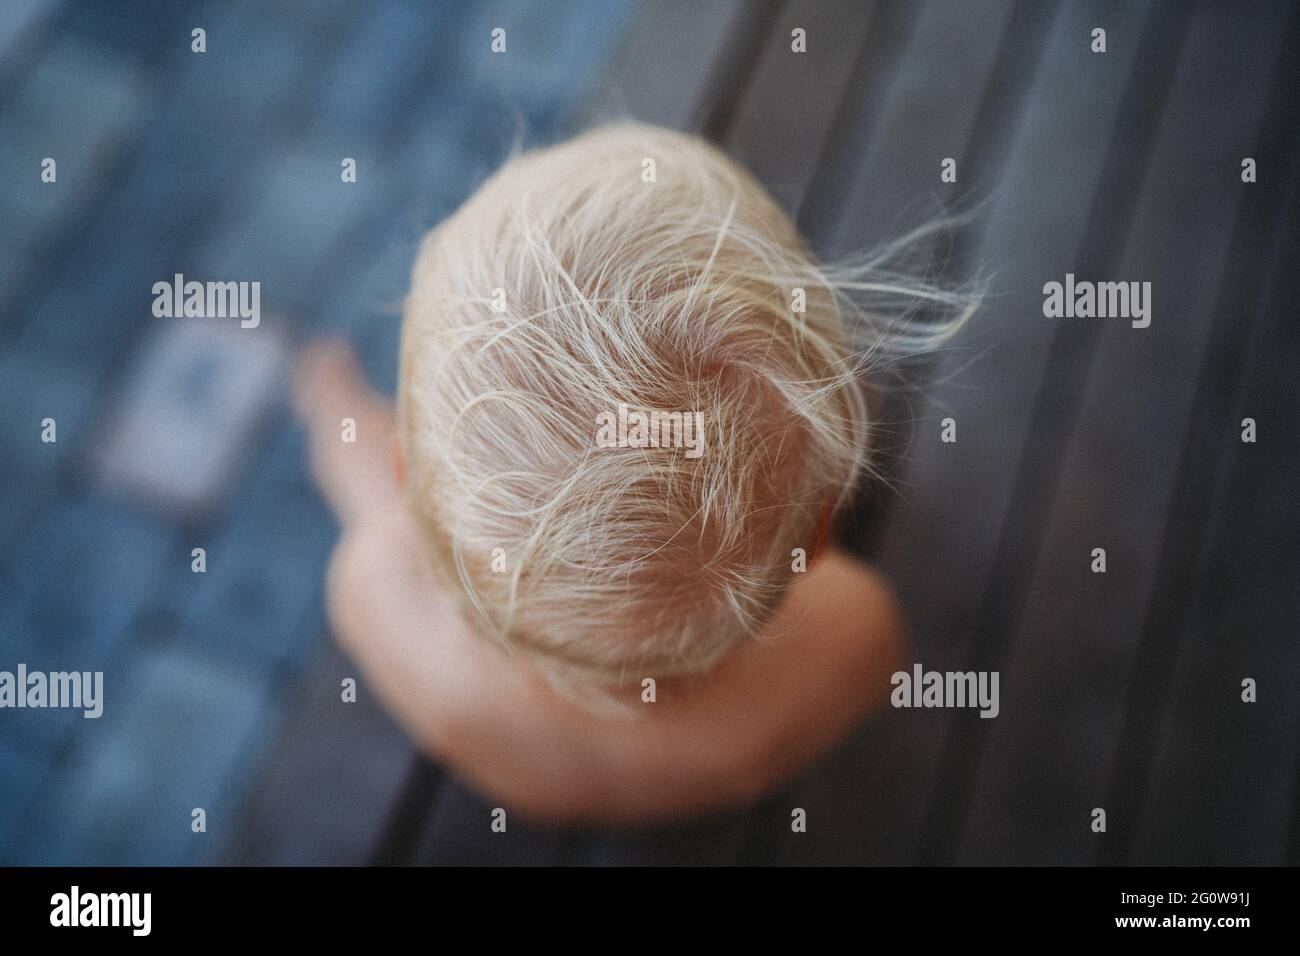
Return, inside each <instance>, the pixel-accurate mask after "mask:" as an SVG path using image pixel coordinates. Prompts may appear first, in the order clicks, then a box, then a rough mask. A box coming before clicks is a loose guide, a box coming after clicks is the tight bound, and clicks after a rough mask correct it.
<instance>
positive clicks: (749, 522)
mask: <svg viewBox="0 0 1300 956" xmlns="http://www.w3.org/2000/svg"><path fill="white" fill-rule="evenodd" d="M841 291H842V290H841V289H839V288H837V286H836V284H835V283H834V282H833V281H831V280H830V279H828V278H827V277H826V275H825V274H824V273H823V272H822V271H821V269H820V268H819V267H818V266H817V264H816V263H815V262H814V261H813V259H812V258H811V256H810V254H809V252H808V251H807V249H806V248H805V247H804V245H803V243H802V241H801V239H800V237H799V236H798V234H797V232H796V230H795V228H794V226H793V225H792V223H791V222H790V220H789V219H788V217H787V216H786V215H785V214H784V213H783V212H782V211H781V210H780V209H779V208H778V207H777V206H776V205H775V204H774V203H773V202H772V200H771V199H770V198H769V197H768V196H767V194H766V193H765V192H764V190H763V189H762V187H761V186H760V185H759V184H758V183H757V182H756V181H755V180H754V179H753V178H752V177H751V176H750V175H749V174H748V173H746V172H745V171H744V170H743V169H741V168H740V167H739V166H737V165H736V164H735V163H734V162H732V161H731V160H730V159H728V158H727V157H726V156H725V155H723V154H722V153H721V152H719V151H717V150H716V149H714V148H712V147H710V146H709V145H707V144H706V143H704V142H703V141H701V140H699V139H698V138H695V137H691V136H687V135H683V134H679V133H674V132H669V131H666V130H660V129H655V128H650V127H644V126H635V125H625V126H616V127H609V128H604V129H600V130H596V131H594V132H591V133H588V134H586V135H584V136H581V137H578V138H577V139H574V140H571V141H569V142H566V143H564V144H562V145H559V146H556V147H553V148H551V149H545V150H540V151H537V152H532V153H527V154H524V155H522V156H519V157H517V158H514V159H513V160H511V161H510V162H509V163H507V164H506V165H505V167H504V168H503V169H501V170H500V171H499V172H498V173H497V174H496V175H494V176H493V177H492V178H491V179H489V180H488V181H487V182H486V183H485V184H484V185H483V187H482V188H481V189H480V190H479V191H478V192H477V193H476V194H475V195H474V196H473V197H472V198H471V199H470V200H469V201H468V202H466V203H465V205H464V206H463V207H462V208H461V209H460V210H459V211H458V212H456V213H455V214H454V215H453V216H451V217H450V218H449V219H447V220H446V221H445V222H444V223H443V224H442V225H440V226H439V227H438V228H437V229H435V230H434V231H433V232H432V233H431V234H430V235H429V236H428V237H427V238H426V239H425V241H424V243H423V246H422V248H421V251H420V254H419V257H418V259H417V261H416V264H415V268H414V271H413V276H412V288H411V292H410V297H409V299H408V301H407V303H406V310H405V321H404V327H403V333H402V362H401V386H400V397H399V408H400V418H401V427H402V441H403V446H404V453H405V457H406V471H407V487H408V490H409V493H410V496H411V500H412V503H413V505H414V507H415V508H416V510H417V512H418V516H419V519H420V521H421V523H422V525H423V527H424V529H425V532H426V534H427V539H428V542H429V545H430V551H431V554H432V556H433V558H434V563H435V565H436V566H437V567H438V568H440V569H441V570H442V571H443V572H444V575H445V577H446V578H447V580H448V581H449V583H451V584H452V586H453V587H454V588H456V589H457V590H458V591H459V592H460V593H462V594H463V596H464V598H465V606H466V609H467V611H468V612H469V614H470V616H471V617H472V619H473V620H474V621H475V623H477V624H478V625H479V627H480V628H481V629H482V630H484V631H485V632H486V633H488V634H491V635H494V636H496V637H498V638H499V639H501V640H502V641H504V642H505V643H507V644H508V645H510V646H512V647H514V648H516V649H518V650H520V651H522V652H527V653H530V654H533V655H535V656H536V657H537V658H538V659H539V660H540V661H541V662H543V663H545V664H550V665H554V667H553V669H554V670H558V671H562V672H564V673H566V674H569V675H575V674H576V675H578V676H583V677H589V678H591V679H592V680H593V681H595V682H608V681H611V680H613V681H618V680H621V679H628V680H635V681H639V680H640V679H641V678H642V677H644V676H653V677H657V678H662V677H668V676H672V675H680V674H690V673H700V672H702V671H705V670H707V669H708V668H710V667H711V666H712V665H714V664H715V663H716V662H718V660H719V659H720V658H721V657H722V656H723V655H725V654H726V653H727V652H728V651H729V650H731V649H733V648H735V647H736V646H737V645H738V644H740V643H741V642H743V641H744V640H746V639H747V638H749V637H752V636H753V635H754V634H755V633H756V631H757V630H758V628H759V627H760V625H761V624H762V623H763V622H764V620H765V618H767V616H768V615H769V614H770V613H771V612H772V611H773V609H774V608H775V606H776V604H777V603H778V602H779V600H780V599H781V596H782V594H783V592H784V591H785V589H786V587H787V586H788V585H789V584H790V582H791V579H792V576H793V574H794V573H795V572H794V571H793V569H792V568H793V565H794V562H795V560H796V558H795V555H794V554H793V552H794V551H795V549H800V548H801V549H804V551H805V552H808V553H809V556H811V552H812V551H813V549H814V544H815V541H814V539H815V537H816V533H817V529H818V527H819V524H820V519H822V518H824V517H825V514H826V513H827V510H828V509H830V508H833V507H835V506H837V505H838V504H840V503H842V502H843V501H844V500H845V499H846V497H847V496H848V495H849V494H850V492H851V491H852V489H853V487H854V485H855V482H856V481H857V479H858V478H859V476H860V474H861V472H862V470H863V469H864V467H865V466H866V462H867V453H868V421H867V412H866V405H865V402H864V398H863V394H862V392H861V390H860V386H859V383H858V380H857V376H856V374H855V373H856V371H858V368H859V358H860V353H859V352H858V351H857V350H856V349H855V348H854V346H853V345H851V343H850V330H849V329H848V328H846V325H847V318H853V319H854V320H857V319H860V318H861V315H860V314H853V313H849V312H848V310H846V300H845V298H844V296H843V295H841ZM620 406H625V407H626V408H625V411H624V414H623V420H624V422H625V423H626V424H627V425H629V426H630V427H632V426H635V423H636V418H635V416H634V415H633V414H632V413H635V412H684V413H688V415H687V416H686V422H687V424H690V423H693V422H694V421H697V420H698V421H699V422H701V423H702V427H703V435H702V436H699V438H700V441H699V444H698V448H697V449H696V450H694V451H692V449H690V448H689V447H628V446H627V443H624V447H605V446H608V445H609V444H611V442H610V441H608V438H609V435H610V432H609V431H608V430H606V431H605V433H604V434H605V438H606V440H604V441H599V440H598V437H599V436H600V434H601V432H602V425H604V426H605V427H606V429H608V425H609V423H610V422H611V421H614V422H617V421H618V417H619V414H620ZM689 413H698V414H697V415H691V414H689ZM679 421H680V420H679ZM675 424H676V423H675ZM615 428H617V425H615ZM678 434H679V435H681V434H688V433H678ZM655 435H656V437H659V435H660V432H658V431H656V432H655ZM668 436H669V433H668V432H665V433H664V438H665V440H667V438H668ZM625 437H626V436H625ZM631 437H632V444H637V442H636V438H637V435H636V432H635V430H633V434H632V436H631Z"/></svg>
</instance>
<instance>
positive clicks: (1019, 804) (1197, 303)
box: [942, 5, 1281, 864]
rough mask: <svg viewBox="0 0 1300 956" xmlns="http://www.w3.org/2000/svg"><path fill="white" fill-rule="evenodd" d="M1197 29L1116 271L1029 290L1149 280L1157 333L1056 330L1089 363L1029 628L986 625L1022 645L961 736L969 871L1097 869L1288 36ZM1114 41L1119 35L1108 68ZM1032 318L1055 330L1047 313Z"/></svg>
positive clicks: (1106, 326) (1249, 28)
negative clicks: (1200, 381) (1221, 307)
mask: <svg viewBox="0 0 1300 956" xmlns="http://www.w3.org/2000/svg"><path fill="white" fill-rule="evenodd" d="M1270 9H1271V10H1272V11H1273V15H1274V16H1275V17H1276V16H1277V11H1278V8H1276V7H1273V8H1270ZM1259 12H1260V14H1261V15H1267V11H1265V10H1262V9H1261V10H1260V11H1259ZM1188 15H1189V16H1191V17H1192V21H1191V23H1190V27H1189V33H1188V37H1187V44H1186V47H1185V49H1184V51H1183V56H1182V57H1181V58H1180V60H1179V65H1178V70H1177V74H1176V77H1175V79H1174V83H1173V86H1172V88H1171V91H1170V95H1169V99H1168V102H1167V103H1166V104H1165V109H1164V112H1163V115H1162V120H1163V121H1162V122H1161V124H1160V126H1159V132H1158V138H1157V142H1156V146H1155V150H1154V153H1153V155H1152V157H1151V162H1150V165H1149V167H1148V170H1147V175H1146V178H1145V181H1144V183H1143V188H1142V192H1141V198H1140V202H1139V204H1138V207H1137V210H1136V213H1135V216H1134V220H1133V222H1134V225H1133V227H1132V230H1131V232H1130V233H1129V241H1128V245H1127V251H1126V252H1125V254H1124V256H1123V258H1122V260H1121V261H1120V262H1119V263H1117V264H1116V265H1115V266H1114V267H1113V268H1108V269H1105V270H1104V271H1099V270H1089V269H1086V268H1082V267H1081V266H1082V262H1077V263H1076V264H1070V263H1066V264H1065V265H1066V267H1065V268H1062V269H1059V270H1048V271H1045V272H1043V273H1040V274H1039V276H1038V277H1037V279H1036V285H1037V286H1038V289H1040V288H1041V284H1042V282H1044V281H1047V280H1048V279H1050V278H1056V279H1063V278H1064V274H1065V272H1066V271H1071V272H1075V273H1079V274H1081V278H1082V277H1087V278H1095V279H1117V280H1130V279H1137V280H1149V281H1151V283H1152V289H1153V303H1154V304H1153V318H1152V321H1151V326H1150V328H1147V329H1140V330H1139V329H1133V328H1131V327H1130V324H1129V322H1128V321H1126V320H1120V319H1108V320H1103V319H1084V320H1059V321H1060V322H1074V323H1083V324H1084V325H1085V326H1086V327H1090V328H1093V329H1096V330H1097V331H1096V332H1095V333H1093V334H1095V336H1096V340H1097V348H1096V354H1095V356H1094V357H1093V360H1092V366H1091V371H1090V374H1089V375H1088V379H1087V384H1086V388H1085V390H1084V392H1083V394H1082V396H1080V398H1079V409H1078V412H1077V419H1076V421H1077V423H1078V424H1077V428H1076V429H1075V430H1074V432H1073V435H1072V436H1071V438H1070V440H1069V442H1068V444H1067V447H1066V449H1065V454H1064V456H1063V460H1062V462H1061V466H1060V470H1059V484H1058V486H1057V487H1056V489H1055V490H1054V494H1053V499H1052V500H1053V505H1052V508H1051V511H1050V514H1049V517H1048V520H1047V522H1046V526H1045V528H1044V529H1043V541H1044V546H1043V548H1042V550H1041V552H1040V554H1039V556H1038V560H1037V561H1036V562H1034V563H1032V564H1029V563H1027V564H1026V565H1025V566H1023V567H1022V568H1020V569H1019V570H1018V571H1017V572H1016V573H1018V574H1020V575H1023V576H1025V577H1027V578H1028V579H1029V580H1030V581H1032V584H1031V588H1030V591H1029V593H1028V596H1027V600H1026V602H1025V604H1024V608H1023V616H1020V617H1019V620H1018V621H1017V620H1015V619H1013V618H1014V617H1016V616H1017V615H1015V614H1014V610H1013V613H1012V614H1011V615H1007V616H1003V615H1001V614H998V615H997V616H996V617H993V618H986V619H985V621H984V622H982V623H981V625H980V628H981V630H980V632H979V636H981V637H983V636H984V635H985V633H987V632H986V630H985V629H986V628H988V627H989V625H990V624H991V623H992V622H993V621H994V620H996V621H997V622H998V624H999V625H1002V626H1005V625H1010V626H1011V627H1012V628H1014V635H1015V636H1014V638H1013V640H1012V641H1011V642H1010V644H1009V645H1008V646H1006V647H1005V662H1006V664H1005V668H1004V669H1003V672H1002V681H1001V702H1002V713H1001V716H1000V717H999V718H998V719H997V720H994V721H983V722H981V721H975V722H973V723H971V722H969V721H968V722H966V725H965V726H964V727H962V728H960V730H959V736H958V739H959V740H961V741H963V744H964V745H967V744H969V743H971V742H972V741H974V742H976V743H978V740H979V738H980V737H981V736H984V735H986V736H987V741H986V746H985V747H984V748H983V754H984V757H983V760H982V761H981V765H980V768H979V773H978V778H977V781H976V785H975V788H974V791H973V796H972V803H971V807H970V811H969V818H968V824H967V826H966V828H965V837H964V839H963V841H962V844H961V850H960V855H959V859H960V860H962V861H967V862H980V863H990V862H992V863H1029V864H1040V863H1079V862H1087V861H1089V860H1090V859H1092V857H1093V854H1094V853H1095V852H1096V851H1097V848H1098V846H1099V845H1100V843H1101V840H1100V839H1099V838H1098V835H1096V834H1094V833H1092V832H1091V829H1090V827H1089V824H1090V822H1091V820H1090V811H1091V810H1092V808H1094V807H1102V806H1104V805H1105V799H1106V794H1107V787H1108V784H1109V782H1110V770H1111V768H1112V766H1113V765H1114V762H1115V756H1116V750H1115V748H1116V746H1117V744H1118V741H1119V734H1120V729H1121V726H1122V723H1123V716H1124V707H1125V702H1126V701H1125V696H1126V695H1125V689H1126V687H1127V685H1128V682H1129V680H1130V679H1131V678H1132V674H1133V664H1134V658H1135V652H1136V646H1137V632H1138V630H1139V628H1140V625H1141V622H1142V620H1143V618H1144V611H1145V608H1146V604H1147V601H1148V600H1149V598H1150V594H1151V590H1152V587H1153V581H1154V575H1155V571H1156V566H1157V557H1158V547H1157V545H1158V541H1159V538H1160V531H1161V529H1162V527H1163V524H1164V519H1165V516H1166V514H1167V510H1168V505H1169V497H1170V489H1171V488H1172V487H1173V486H1174V481H1175V477H1176V474H1175V471H1176V466H1177V463H1178V461H1179V454H1178V452H1179V448H1180V446H1181V443H1182V440H1183V436H1184V434H1185V430H1186V427H1187V424H1188V421H1189V419H1190V416H1191V412H1192V408H1193V406H1194V403H1195V401H1196V395H1195V392H1194V385H1195V382H1196V371H1197V368H1198V367H1199V364H1200V359H1201V356H1202V354H1203V352H1204V349H1205V347H1206V345H1207V344H1208V341H1209V337H1210V336H1209V333H1210V329H1211V326H1212V323H1213V320H1214V312H1215V310H1214V304H1215V302H1216V299H1217V294H1218V292H1219V290H1220V289H1221V288H1222V283H1223V281H1224V277H1225V268H1226V265H1227V262H1228V257H1229V255H1230V251H1231V250H1230V245H1231V236H1232V226H1233V223H1234V220H1235V216H1236V211H1237V207H1238V204H1239V201H1240V195H1241V193H1240V190H1237V189H1232V188H1229V186H1230V184H1232V183H1234V182H1239V178H1238V177H1239V173H1240V167H1239V161H1240V157H1241V156H1242V155H1243V154H1244V150H1245V149H1247V148H1249V147H1250V146H1252V145H1253V144H1254V143H1255V134H1256V130H1257V129H1258V127H1259V124H1260V122H1261V119H1262V114H1263V105H1264V103H1265V102H1266V95H1267V82H1268V80H1269V78H1270V69H1269V68H1270V67H1271V64H1272V62H1273V60H1274V58H1275V57H1276V55H1277V52H1278V49H1279V42H1278V39H1279V35H1280V34H1279V32H1278V31H1276V30H1274V31H1268V30H1264V29H1261V24H1260V21H1259V19H1258V18H1254V17H1246V16H1243V15H1242V13H1241V11H1240V10H1239V9H1232V10H1229V9H1226V8H1219V7H1213V6H1210V5H1205V6H1196V7H1194V8H1191V9H1189V10H1188ZM1278 19H1281V18H1280V17H1278ZM1117 34H1118V31H1115V30H1113V29H1112V30H1111V31H1110V38H1109V39H1110V46H1111V49H1112V51H1113V50H1115V48H1116V47H1117V46H1119V44H1120V43H1121V42H1122V39H1123V38H1122V36H1121V35H1117ZM1109 55H1110V54H1107V56H1109ZM1115 238H1118V236H1116V237H1115ZM1038 289H1035V290H1034V291H1036V292H1038V299H1039V304H1040V305H1041V291H1038ZM1035 313H1037V314H1035ZM1022 315H1024V314H1023V313H1022ZM1027 315H1028V317H1029V318H1028V321H1031V322H1035V323H1042V322H1047V323H1048V324H1058V322H1056V321H1053V320H1045V319H1043V318H1042V316H1041V312H1038V311H1037V310H1034V311H1031V312H1028V313H1027ZM1050 490H1051V489H1044V491H1050ZM1093 547H1105V548H1106V549H1107V552H1108V561H1109V570H1108V573H1106V574H1104V575H1100V574H1098V575H1094V574H1092V573H1091V571H1090V569H1089V562H1090V550H1091V549H1092V548H1093ZM1003 570H1004V573H1010V572H1011V570H1012V569H1010V568H1007V569H1003ZM990 643H992V644H993V648H992V653H991V654H988V653H987V652H986V654H987V657H991V658H993V660H991V661H989V660H987V658H986V661H985V663H984V666H991V667H995V668H996V667H998V666H999V660H998V658H1000V657H1001V656H1002V655H1001V654H999V653H998V650H999V649H998V647H997V644H998V643H999V640H998V638H996V637H995V638H993V639H992V641H991V642H990ZM978 658H979V654H978V651H977V655H976V660H977V661H978ZM970 716H973V715H970ZM958 719H960V718H958ZM980 723H983V724H984V725H985V726H984V727H978V724H980ZM942 832H943V833H944V835H945V836H947V835H949V834H950V833H951V830H949V829H946V828H945V829H944V830H943V831H942Z"/></svg>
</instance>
